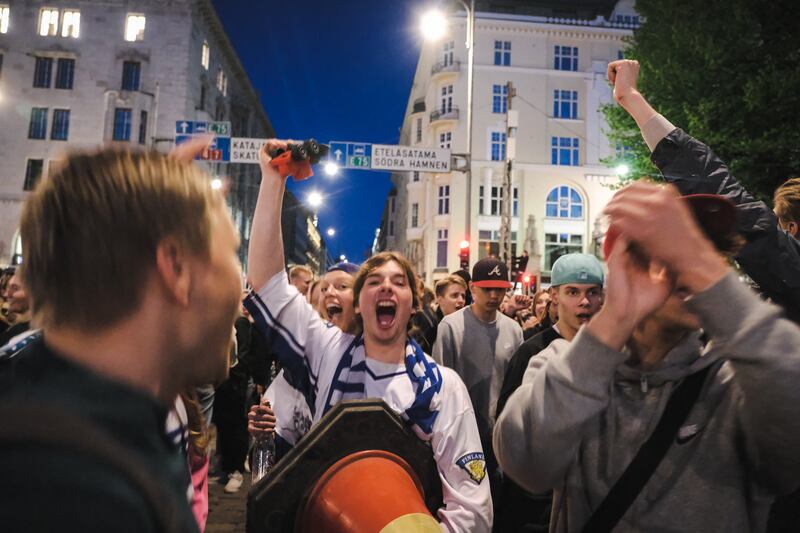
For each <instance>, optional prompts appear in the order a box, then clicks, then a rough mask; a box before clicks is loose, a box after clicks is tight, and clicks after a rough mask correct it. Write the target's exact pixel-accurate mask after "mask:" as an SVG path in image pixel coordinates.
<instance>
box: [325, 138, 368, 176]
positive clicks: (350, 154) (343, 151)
mask: <svg viewBox="0 0 800 533" xmlns="http://www.w3.org/2000/svg"><path fill="white" fill-rule="evenodd" d="M329 146H330V152H329V155H328V157H329V158H330V160H331V161H333V162H334V163H336V164H338V165H339V166H340V167H342V168H355V169H362V170H369V168H370V166H371V164H372V144H370V143H351V142H337V141H331V142H330V143H329Z"/></svg>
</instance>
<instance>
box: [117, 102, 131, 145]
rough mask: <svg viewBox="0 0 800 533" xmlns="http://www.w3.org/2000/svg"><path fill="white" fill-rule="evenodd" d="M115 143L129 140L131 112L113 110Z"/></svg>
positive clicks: (120, 109)
mask: <svg viewBox="0 0 800 533" xmlns="http://www.w3.org/2000/svg"><path fill="white" fill-rule="evenodd" d="M113 139H114V140H115V141H130V140H131V110H130V109H125V108H119V109H116V110H114V137H113Z"/></svg>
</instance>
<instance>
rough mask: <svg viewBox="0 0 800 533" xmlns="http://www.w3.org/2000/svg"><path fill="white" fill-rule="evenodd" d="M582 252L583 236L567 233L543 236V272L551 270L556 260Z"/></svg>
mask: <svg viewBox="0 0 800 533" xmlns="http://www.w3.org/2000/svg"><path fill="white" fill-rule="evenodd" d="M582 251H583V236H582V235H570V234H568V233H545V234H544V270H546V271H548V272H549V271H551V270H553V263H555V262H556V259H558V258H559V257H561V256H562V255H566V254H575V253H581V252H582Z"/></svg>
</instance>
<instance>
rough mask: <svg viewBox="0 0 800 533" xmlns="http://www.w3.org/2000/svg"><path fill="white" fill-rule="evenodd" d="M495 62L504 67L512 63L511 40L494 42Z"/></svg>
mask: <svg viewBox="0 0 800 533" xmlns="http://www.w3.org/2000/svg"><path fill="white" fill-rule="evenodd" d="M494 64H495V65H502V66H504V67H507V66H509V65H510V64H511V41H495V42H494Z"/></svg>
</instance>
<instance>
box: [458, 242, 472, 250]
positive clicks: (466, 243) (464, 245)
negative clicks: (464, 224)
mask: <svg viewBox="0 0 800 533" xmlns="http://www.w3.org/2000/svg"><path fill="white" fill-rule="evenodd" d="M458 247H459V248H461V249H462V250H464V249H466V248H469V241H461V244H459V245H458Z"/></svg>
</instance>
